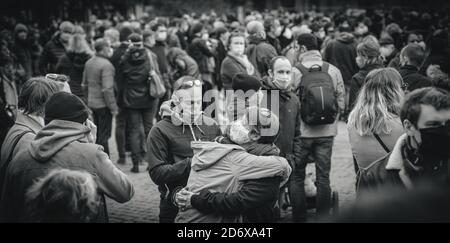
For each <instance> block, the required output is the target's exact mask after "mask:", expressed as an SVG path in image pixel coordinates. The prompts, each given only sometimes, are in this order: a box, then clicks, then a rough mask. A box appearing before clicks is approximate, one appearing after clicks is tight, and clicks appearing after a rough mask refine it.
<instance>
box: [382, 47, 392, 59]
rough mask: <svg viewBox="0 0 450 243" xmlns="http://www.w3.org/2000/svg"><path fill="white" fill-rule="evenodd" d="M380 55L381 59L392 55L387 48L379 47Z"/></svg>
mask: <svg viewBox="0 0 450 243" xmlns="http://www.w3.org/2000/svg"><path fill="white" fill-rule="evenodd" d="M380 53H381V55H382V56H383V57H388V56H390V55H391V54H392V50H391V49H390V48H387V47H381V48H380Z"/></svg>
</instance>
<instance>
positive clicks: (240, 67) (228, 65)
mask: <svg viewBox="0 0 450 243" xmlns="http://www.w3.org/2000/svg"><path fill="white" fill-rule="evenodd" d="M238 73H244V74H248V72H247V68H246V67H245V66H244V64H242V63H241V62H240V61H238V60H237V59H236V58H235V57H233V56H231V55H227V57H225V59H224V60H223V62H222V66H221V68H220V76H221V80H222V85H223V88H224V90H232V89H233V88H232V87H231V85H232V83H233V77H234V76H235V75H236V74H238ZM253 75H255V73H254V74H253Z"/></svg>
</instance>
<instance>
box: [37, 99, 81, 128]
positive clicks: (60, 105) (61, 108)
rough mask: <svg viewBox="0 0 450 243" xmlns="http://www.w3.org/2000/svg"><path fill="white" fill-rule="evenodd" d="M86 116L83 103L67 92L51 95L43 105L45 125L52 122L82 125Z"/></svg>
mask: <svg viewBox="0 0 450 243" xmlns="http://www.w3.org/2000/svg"><path fill="white" fill-rule="evenodd" d="M88 116H89V111H88V108H87V107H86V105H85V104H84V103H83V101H82V100H81V99H80V98H78V96H76V95H73V94H70V93H67V92H58V93H55V94H53V95H52V96H51V97H50V99H49V100H48V101H47V104H46V105H45V116H44V121H45V124H48V123H50V122H51V121H53V120H65V121H72V122H78V123H84V122H85V121H86V119H87V118H88Z"/></svg>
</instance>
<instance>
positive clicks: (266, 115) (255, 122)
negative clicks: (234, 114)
mask: <svg viewBox="0 0 450 243" xmlns="http://www.w3.org/2000/svg"><path fill="white" fill-rule="evenodd" d="M245 117H246V119H247V122H248V124H249V126H250V127H251V130H255V131H257V132H258V133H259V135H260V136H261V137H260V138H259V140H258V143H262V144H272V143H274V142H275V141H276V140H277V138H278V136H279V134H280V130H281V127H280V121H279V119H278V116H277V115H275V113H273V112H271V111H270V110H269V109H267V108H261V107H256V106H251V107H249V108H247V109H246V111H245ZM264 129H270V130H271V131H270V133H269V134H265V133H264V132H263V130H264Z"/></svg>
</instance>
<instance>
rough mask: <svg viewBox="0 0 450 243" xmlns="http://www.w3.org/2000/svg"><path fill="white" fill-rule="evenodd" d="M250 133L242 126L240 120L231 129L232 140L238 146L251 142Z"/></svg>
mask: <svg viewBox="0 0 450 243" xmlns="http://www.w3.org/2000/svg"><path fill="white" fill-rule="evenodd" d="M248 133H249V131H248V130H247V129H246V128H245V127H244V125H242V122H241V121H240V120H238V121H236V122H235V123H234V124H233V125H231V127H230V139H231V141H233V142H235V143H236V144H246V143H248V142H250V141H251V140H250V137H249V136H248Z"/></svg>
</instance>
